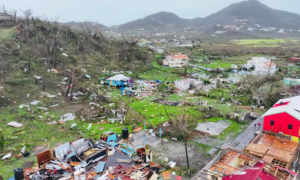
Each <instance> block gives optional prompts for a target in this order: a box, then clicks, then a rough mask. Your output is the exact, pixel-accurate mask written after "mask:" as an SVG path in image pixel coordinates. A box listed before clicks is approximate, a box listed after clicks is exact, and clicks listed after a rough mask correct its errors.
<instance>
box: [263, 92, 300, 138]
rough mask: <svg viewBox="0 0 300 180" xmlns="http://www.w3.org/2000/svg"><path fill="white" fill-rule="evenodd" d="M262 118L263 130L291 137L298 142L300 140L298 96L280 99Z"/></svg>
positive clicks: (299, 105) (299, 97) (299, 101)
mask: <svg viewBox="0 0 300 180" xmlns="http://www.w3.org/2000/svg"><path fill="white" fill-rule="evenodd" d="M263 117H264V126H263V130H265V131H269V132H274V133H281V134H285V135H288V136H291V138H292V139H293V140H295V141H297V142H298V140H299V138H300V96H295V97H291V98H287V99H280V100H279V101H277V102H276V103H275V104H274V106H273V107H272V108H270V109H269V110H268V111H267V112H266V113H265V114H264V115H263Z"/></svg>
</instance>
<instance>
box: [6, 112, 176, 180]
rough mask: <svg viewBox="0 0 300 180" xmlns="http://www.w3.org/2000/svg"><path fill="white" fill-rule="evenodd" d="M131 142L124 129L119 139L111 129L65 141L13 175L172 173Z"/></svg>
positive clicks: (126, 177) (99, 179) (101, 179)
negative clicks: (99, 135)
mask: <svg viewBox="0 0 300 180" xmlns="http://www.w3.org/2000/svg"><path fill="white" fill-rule="evenodd" d="M69 116H70V114H69V115H68V117H69ZM132 142H133V138H132V134H129V133H128V129H127V128H124V129H123V130H122V139H120V140H119V141H118V140H117V135H116V134H115V133H114V132H112V131H108V132H104V133H102V134H101V137H100V138H99V140H98V141H96V142H93V141H92V140H91V139H84V138H81V139H78V140H76V141H72V142H67V143H65V144H62V145H59V146H56V147H54V148H51V149H48V150H46V151H44V152H41V153H39V154H37V155H36V156H37V166H36V167H26V168H24V169H22V168H18V169H15V171H14V173H15V177H16V176H17V175H19V176H22V177H23V178H25V179H30V180H38V179H64V180H67V179H72V180H73V179H81V180H83V179H95V180H112V179H113V180H114V179H116V178H118V179H121V180H122V179H123V180H131V179H133V180H134V179H148V180H149V179H150V180H157V179H158V178H159V176H162V177H164V176H166V177H167V176H168V177H171V176H175V173H174V172H171V171H170V172H169V171H165V167H164V166H163V165H160V164H158V163H156V162H154V161H153V157H152V156H153V154H152V151H151V149H150V146H148V145H146V146H145V147H144V146H133V145H132ZM129 145H131V146H132V147H129ZM4 158H6V157H4ZM175 164H176V163H175V162H169V163H168V165H167V167H168V168H171V169H173V168H174V167H175ZM160 174H161V175H160Z"/></svg>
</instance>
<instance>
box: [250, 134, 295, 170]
mask: <svg viewBox="0 0 300 180" xmlns="http://www.w3.org/2000/svg"><path fill="white" fill-rule="evenodd" d="M283 137H284V136H282V137H279V135H278V136H272V135H268V134H264V133H261V134H258V135H257V136H256V137H255V138H254V139H253V140H252V142H251V143H250V144H249V145H248V146H247V147H246V148H245V149H244V152H245V153H247V154H250V155H251V156H254V157H256V158H258V159H261V160H263V161H264V162H266V163H269V164H272V165H276V166H279V167H281V168H285V169H292V168H294V167H293V166H294V163H295V161H296V157H297V152H298V148H299V143H298V142H294V141H291V140H288V139H284V138H283ZM286 138H287V137H286Z"/></svg>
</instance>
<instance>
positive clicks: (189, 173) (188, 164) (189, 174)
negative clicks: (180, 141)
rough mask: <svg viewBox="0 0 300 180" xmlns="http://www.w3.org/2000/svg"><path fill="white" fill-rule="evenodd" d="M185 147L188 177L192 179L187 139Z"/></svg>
mask: <svg viewBox="0 0 300 180" xmlns="http://www.w3.org/2000/svg"><path fill="white" fill-rule="evenodd" d="M184 145H185V155H186V162H187V167H188V176H189V177H191V172H190V163H189V155H188V151H187V145H186V138H185V139H184Z"/></svg>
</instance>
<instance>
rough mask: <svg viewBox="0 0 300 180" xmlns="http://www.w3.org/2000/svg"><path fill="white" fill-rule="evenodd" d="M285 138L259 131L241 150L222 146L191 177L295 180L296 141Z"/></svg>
mask: <svg viewBox="0 0 300 180" xmlns="http://www.w3.org/2000/svg"><path fill="white" fill-rule="evenodd" d="M285 138H287V137H285ZM285 138H284V136H282V135H280V134H273V135H269V134H266V132H262V133H260V134H258V135H257V136H256V137H255V138H254V139H253V140H252V141H251V142H250V144H249V145H248V146H247V147H246V148H245V149H244V150H243V151H238V150H234V149H223V150H221V151H220V152H219V153H218V154H217V155H216V156H215V157H214V158H213V159H212V160H211V161H210V162H209V163H208V164H207V165H206V166H205V167H204V168H203V169H202V170H201V171H200V172H199V173H198V174H197V175H196V176H195V177H194V178H193V180H230V179H232V180H245V179H249V180H250V179H251V180H257V179H262V180H281V179H286V180H287V179H290V180H294V179H296V178H297V176H298V174H297V173H296V172H294V171H293V169H294V168H295V167H294V166H295V164H296V159H297V153H298V148H299V143H297V142H293V141H290V140H288V139H285Z"/></svg>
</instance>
